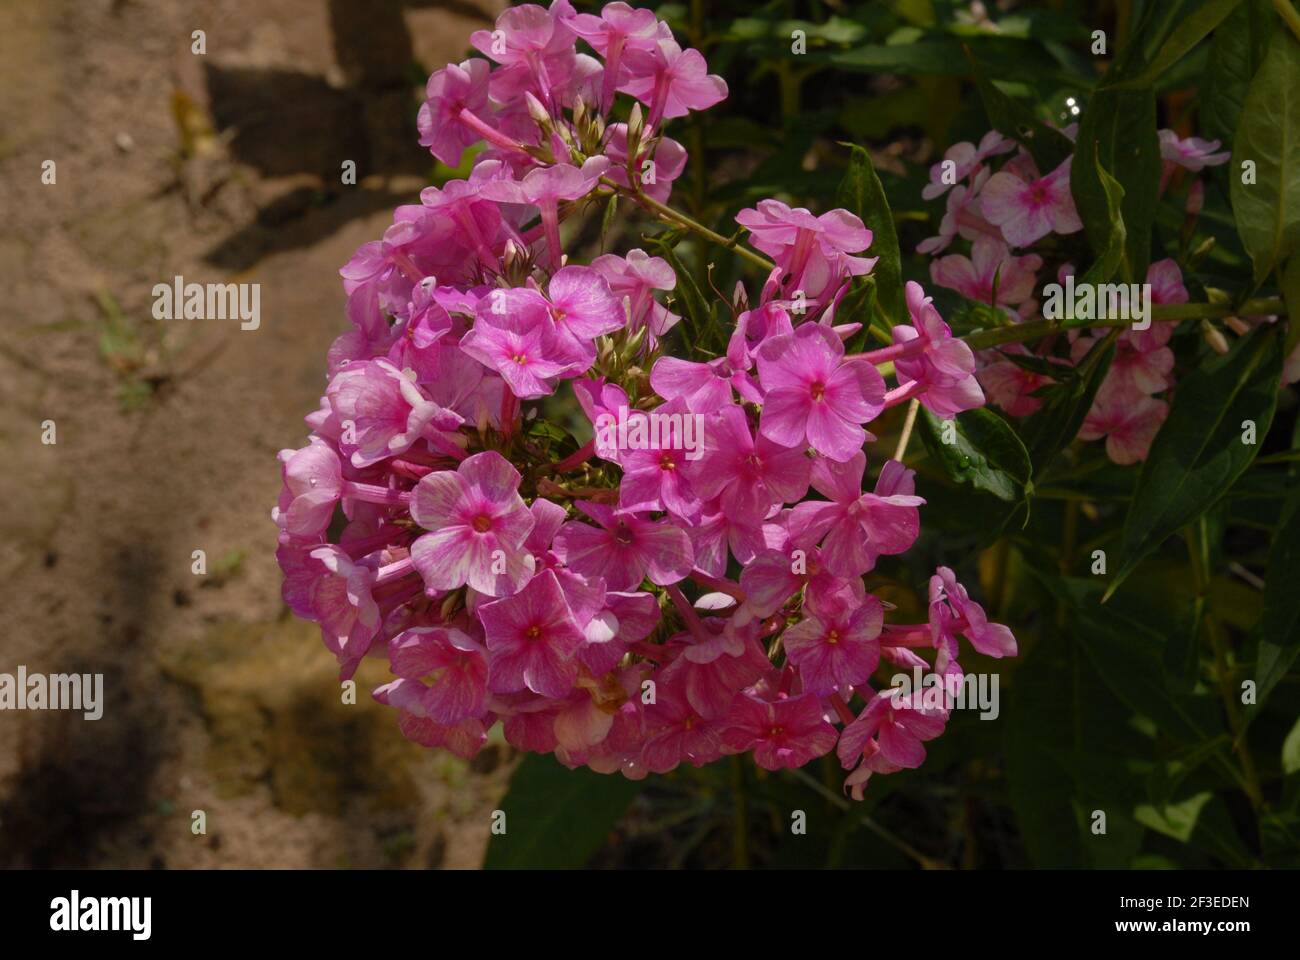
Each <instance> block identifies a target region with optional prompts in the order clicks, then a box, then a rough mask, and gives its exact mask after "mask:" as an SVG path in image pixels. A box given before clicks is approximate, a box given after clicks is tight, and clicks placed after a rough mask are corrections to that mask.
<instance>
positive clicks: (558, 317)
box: [551, 307, 565, 323]
mask: <svg viewBox="0 0 1300 960" xmlns="http://www.w3.org/2000/svg"><path fill="white" fill-rule="evenodd" d="M564 317H565V313H564V311H563V310H561V309H560V308H559V307H551V319H552V320H554V321H555V322H556V323H563V322H564Z"/></svg>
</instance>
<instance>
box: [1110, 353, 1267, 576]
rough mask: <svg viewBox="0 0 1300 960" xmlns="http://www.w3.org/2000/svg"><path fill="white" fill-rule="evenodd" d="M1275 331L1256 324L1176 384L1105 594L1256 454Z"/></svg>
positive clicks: (1263, 426)
mask: <svg viewBox="0 0 1300 960" xmlns="http://www.w3.org/2000/svg"><path fill="white" fill-rule="evenodd" d="M1278 333H1279V332H1278V330H1277V329H1275V328H1273V327H1268V328H1260V329H1259V330H1256V331H1255V332H1254V333H1253V334H1251V335H1250V336H1249V337H1247V338H1246V339H1244V340H1243V341H1241V342H1240V343H1238V344H1237V346H1236V347H1235V348H1234V349H1233V350H1232V352H1231V353H1229V354H1228V355H1227V356H1218V355H1217V354H1216V355H1214V356H1212V357H1211V358H1210V359H1209V360H1208V361H1207V362H1206V363H1205V364H1203V365H1202V366H1201V368H1200V369H1198V370H1196V371H1195V372H1193V373H1192V374H1191V376H1189V377H1187V378H1186V379H1184V380H1183V381H1182V382H1180V383H1179V384H1178V390H1177V392H1176V393H1175V395H1174V401H1173V405H1172V406H1171V408H1170V410H1169V418H1168V419H1167V420H1166V421H1165V423H1164V426H1162V427H1161V428H1160V432H1159V433H1158V434H1156V438H1155V440H1154V441H1153V442H1152V444H1151V452H1150V453H1149V454H1148V456H1147V459H1146V462H1145V463H1144V464H1143V465H1142V470H1141V472H1140V473H1139V474H1138V482H1137V488H1136V489H1135V490H1134V492H1133V500H1132V502H1131V503H1130V505H1129V511H1128V516H1127V517H1126V518H1125V520H1124V537H1123V543H1122V546H1121V553H1122V556H1123V564H1122V565H1121V567H1120V569H1119V573H1118V574H1116V576H1115V579H1114V581H1112V583H1111V586H1110V590H1108V591H1107V593H1106V596H1107V597H1109V596H1110V595H1111V593H1113V592H1114V591H1115V588H1116V587H1118V586H1119V584H1120V583H1122V582H1123V580H1124V578H1125V577H1127V576H1128V575H1129V574H1130V573H1132V572H1133V569H1134V568H1135V567H1136V566H1137V565H1138V564H1139V563H1140V562H1141V561H1142V560H1143V558H1145V557H1146V556H1147V555H1148V554H1149V553H1151V551H1153V550H1155V548H1156V547H1158V546H1160V544H1161V543H1163V542H1164V541H1165V538H1166V537H1169V536H1171V535H1172V534H1175V533H1177V532H1178V531H1179V530H1181V529H1182V528H1183V527H1185V526H1187V524H1189V523H1191V522H1192V521H1193V520H1195V519H1196V518H1197V517H1199V516H1200V515H1201V514H1202V513H1204V512H1205V511H1206V510H1208V509H1209V508H1210V507H1212V506H1214V504H1215V503H1217V502H1218V501H1219V499H1220V498H1221V497H1222V496H1223V495H1224V494H1225V493H1227V492H1228V488H1229V487H1231V486H1232V484H1233V483H1234V482H1235V481H1236V480H1237V478H1238V477H1240V476H1241V474H1242V473H1243V472H1244V471H1245V469H1246V468H1247V467H1248V466H1250V463H1251V461H1252V460H1254V459H1255V454H1256V452H1257V451H1258V450H1259V445H1260V443H1262V442H1263V439H1264V435H1265V434H1267V433H1268V428H1269V426H1270V425H1271V424H1272V422H1273V411H1274V409H1275V407H1276V406H1277V391H1278V381H1279V379H1280V377H1281V374H1282V351H1281V350H1280V349H1279V346H1280V345H1279V339H1280V338H1279V336H1278ZM1247 421H1250V423H1251V424H1253V427H1250V426H1248V425H1247ZM1248 434H1249V435H1248ZM1246 440H1252V441H1253V442H1250V443H1248V442H1245V441H1246Z"/></svg>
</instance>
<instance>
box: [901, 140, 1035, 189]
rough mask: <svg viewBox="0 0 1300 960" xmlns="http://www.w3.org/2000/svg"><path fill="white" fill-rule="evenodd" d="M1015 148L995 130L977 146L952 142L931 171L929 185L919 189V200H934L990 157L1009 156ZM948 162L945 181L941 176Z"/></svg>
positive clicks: (967, 142)
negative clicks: (949, 172)
mask: <svg viewBox="0 0 1300 960" xmlns="http://www.w3.org/2000/svg"><path fill="white" fill-rule="evenodd" d="M1015 148H1016V142H1015V141H1014V140H1008V139H1007V138H1006V137H1004V136H1002V134H1000V133H998V131H996V130H990V131H989V132H988V133H986V134H984V136H983V137H982V138H980V142H979V146H978V147H977V146H975V144H973V143H970V142H969V141H962V142H961V143H954V144H953V145H952V146H951V147H949V148H948V149H947V150H945V151H944V152H943V160H941V161H939V162H938V163H936V164H935V165H934V166H932V167H931V168H930V182H929V183H927V184H926V185H925V187H924V188H923V189H922V190H921V199H923V200H933V199H934V198H935V197H940V196H943V195H944V194H945V193H947V192H948V190H949V188H951V187H953V186H955V185H956V184H958V183H960V182H961V181H963V180H965V179H966V178H967V177H969V176H970V175H971V174H972V173H975V172H976V171H977V170H978V169H979V166H980V164H982V163H983V162H984V161H985V160H987V159H988V158H989V157H996V156H998V155H1000V154H1003V153H1010V152H1011V151H1012V150H1014V149H1015ZM949 163H951V164H952V167H951V170H952V172H951V174H949V176H948V177H947V179H945V177H944V173H945V171H946V170H948V169H949V167H948V164H949Z"/></svg>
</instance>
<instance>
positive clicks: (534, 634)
mask: <svg viewBox="0 0 1300 960" xmlns="http://www.w3.org/2000/svg"><path fill="white" fill-rule="evenodd" d="M541 635H542V628H541V627H539V626H537V624H533V625H532V626H531V627H529V628H528V629H527V630H525V631H524V636H525V637H527V638H528V639H529V640H536V639H537V638H538V637H540V636H541Z"/></svg>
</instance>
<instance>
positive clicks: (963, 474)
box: [921, 407, 1034, 503]
mask: <svg viewBox="0 0 1300 960" xmlns="http://www.w3.org/2000/svg"><path fill="white" fill-rule="evenodd" d="M945 436H948V437H950V438H951V439H952V440H953V442H952V443H945V442H944V438H945ZM921 440H922V442H923V443H924V444H925V448H926V449H927V450H928V451H929V452H930V456H932V457H934V459H935V460H936V461H938V462H939V464H941V465H942V466H943V468H944V470H945V471H947V473H948V476H950V477H952V478H953V479H954V480H956V481H957V482H958V483H969V484H971V485H972V486H974V487H975V489H977V490H985V491H987V492H988V493H991V494H993V496H995V497H997V498H998V499H999V500H1005V501H1007V502H1008V503H1017V502H1019V501H1021V500H1024V499H1026V498H1027V497H1028V496H1029V493H1030V492H1031V491H1032V489H1033V481H1032V477H1033V474H1034V469H1033V467H1032V466H1031V465H1030V462H1029V452H1028V451H1027V450H1025V445H1024V444H1023V443H1021V442H1020V438H1019V437H1018V436H1016V432H1015V430H1013V429H1012V428H1011V425H1010V424H1008V423H1007V422H1006V421H1005V420H1003V419H1002V418H1001V417H1000V416H998V415H997V414H996V413H994V412H993V411H992V410H989V409H988V408H987V407H981V408H979V409H976V410H967V411H965V412H964V413H959V414H957V416H956V418H955V419H953V420H952V421H951V422H948V421H944V420H943V419H941V418H940V417H938V416H936V415H935V414H933V413H931V412H930V411H929V410H927V409H924V408H922V410H921Z"/></svg>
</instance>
